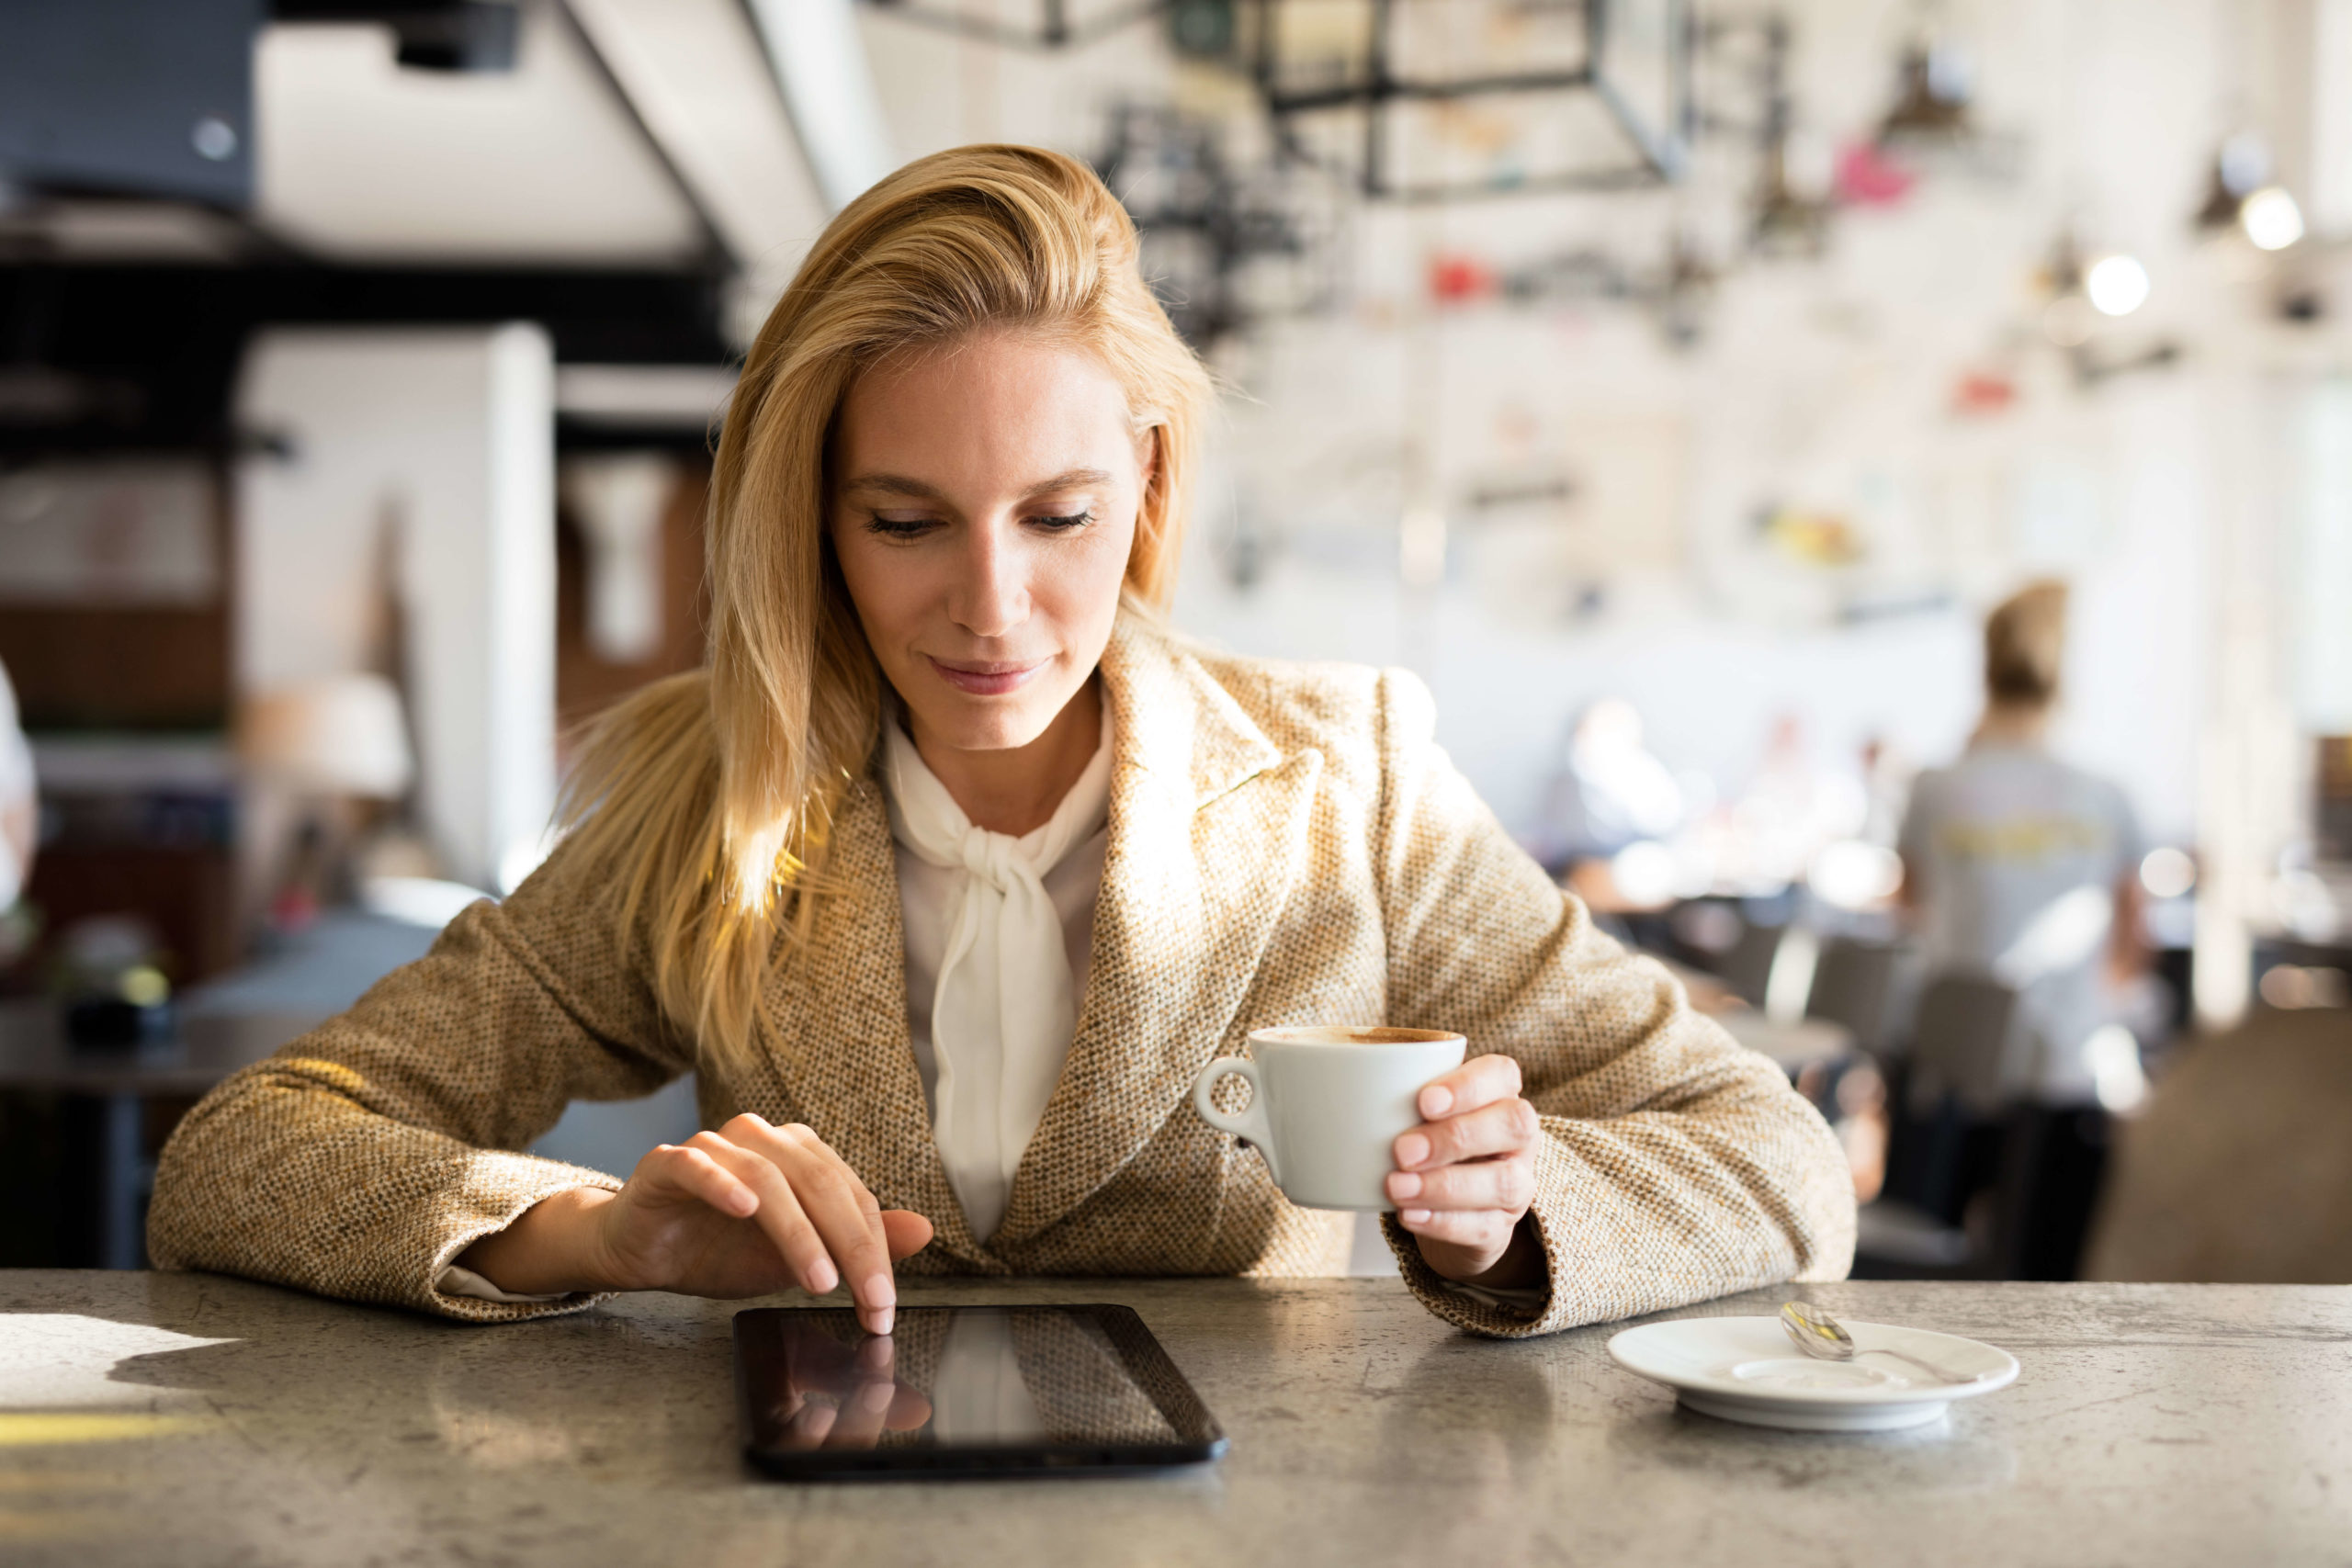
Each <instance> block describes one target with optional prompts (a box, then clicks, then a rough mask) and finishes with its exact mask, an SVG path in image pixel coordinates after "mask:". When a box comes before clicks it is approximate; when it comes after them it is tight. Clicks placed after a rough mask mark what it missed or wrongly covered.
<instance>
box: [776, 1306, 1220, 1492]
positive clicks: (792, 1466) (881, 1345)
mask: <svg viewBox="0 0 2352 1568" xmlns="http://www.w3.org/2000/svg"><path fill="white" fill-rule="evenodd" d="M735 1387H736V1392H737V1393H738V1395H739V1396H740V1397H741V1400H742V1404H743V1422H744V1427H745V1429H746V1430H747V1431H748V1432H749V1433H750V1438H749V1440H748V1441H747V1442H746V1444H745V1445H744V1453H745V1454H746V1456H747V1457H748V1458H749V1459H750V1460H751V1461H752V1463H753V1464H755V1465H757V1466H759V1467H760V1468H761V1469H762V1470H763V1471H766V1472H768V1473H769V1474H770V1475H775V1476H780V1477H783V1478H785V1479H787V1480H794V1481H815V1480H829V1481H838V1480H845V1479H850V1478H859V1477H865V1478H873V1477H881V1476H888V1475H922V1476H946V1475H1006V1474H1015V1473H1021V1472H1030V1473H1039V1474H1079V1473H1087V1472H1103V1471H1133V1470H1157V1469H1160V1468H1163V1467H1166V1466H1169V1465H1179V1464H1199V1463H1202V1462H1204V1461H1208V1460H1213V1459H1216V1458H1218V1457H1219V1456H1221V1455H1222V1454H1223V1453H1224V1452H1225V1450H1226V1438H1225V1434H1224V1432H1222V1431H1221V1430H1219V1429H1218V1427H1217V1424H1216V1421H1215V1420H1214V1419H1212V1418H1211V1417H1210V1416H1209V1413H1208V1409H1207V1407H1206V1406H1204V1404H1201V1398H1200V1395H1198V1394H1196V1393H1193V1385H1192V1384H1190V1383H1188V1382H1185V1381H1184V1374H1183V1373H1182V1372H1180V1371H1177V1370H1176V1366H1175V1363H1174V1362H1172V1361H1170V1359H1168V1352H1167V1351H1165V1350H1163V1349H1161V1348H1160V1346H1159V1340H1157V1339H1154V1338H1153V1337H1151V1330H1149V1329H1148V1328H1146V1327H1145V1326H1144V1325H1143V1319H1141V1318H1139V1317H1137V1316H1136V1314H1134V1313H1133V1312H1132V1311H1130V1310H1129V1309H1127V1308H1125V1307H1123V1306H1009V1307H901V1308H899V1314H898V1321H897V1323H896V1325H894V1326H893V1328H892V1330H891V1332H890V1333H888V1334H887V1335H872V1334H868V1333H866V1332H865V1330H864V1329H862V1328H860V1327H859V1326H858V1324H857V1314H855V1313H854V1312H851V1311H849V1310H848V1309H846V1308H832V1307H798V1308H791V1307H763V1308H758V1309H755V1310H752V1311H750V1312H739V1313H737V1314H735Z"/></svg>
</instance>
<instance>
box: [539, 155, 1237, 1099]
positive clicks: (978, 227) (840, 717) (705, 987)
mask: <svg viewBox="0 0 2352 1568" xmlns="http://www.w3.org/2000/svg"><path fill="white" fill-rule="evenodd" d="M1000 329H1013V330H1018V331H1022V332H1026V333H1046V334H1049V335H1050V336H1051V337H1052V338H1053V339H1054V340H1056V341H1057V342H1061V343H1066V344H1069V345H1071V346H1074V347H1077V348H1080V349H1083V350H1085V351H1087V352H1089V353H1091V354H1092V355H1095V356H1096V357H1097V358H1098V359H1099V360H1100V361H1101V362H1102V363H1103V365H1104V366H1105V367H1107V368H1108V369H1109V370H1110V371H1111V373H1112V374H1113V375H1114V377H1115V378H1117V379H1118V380H1119V382H1120V383H1121V385H1122V387H1123V388H1124V389H1125V391H1126V394H1127V400H1128V406H1129V407H1130V408H1131V409H1133V410H1136V425H1137V429H1138V432H1139V433H1140V432H1141V431H1143V430H1145V429H1149V430H1150V431H1151V432H1152V433H1153V438H1154V441H1155V444H1156V447H1157V450H1156V452H1155V453H1154V454H1153V456H1152V461H1151V468H1150V469H1149V478H1148V483H1147V485H1146V487H1145V491H1144V496H1143V501H1142V505H1141V509H1140V513H1139V514H1138V516H1137V518H1136V536H1135V545H1134V548H1133V551H1132V553H1131V554H1130V556H1129V558H1128V560H1127V568H1126V574H1125V582H1124V584H1123V587H1122V600H1123V602H1124V603H1125V604H1127V605H1129V606H1130V607H1131V608H1136V609H1140V610H1144V611H1147V612H1148V611H1155V610H1158V609H1160V608H1164V607H1165V605H1166V604H1167V602H1168V599H1169V596H1170V593H1171V592H1173V591H1174V588H1175V575H1176V559H1177V554H1178V549H1179V547H1180V544H1181V540H1182V528H1183V523H1184V517H1185V509H1186V504H1187V501H1188V491H1189V487H1190V485H1191V482H1192V477H1193V443H1194V434H1195V429H1196V427H1197V425H1198V423H1199V421H1200V419H1201V418H1202V417H1203V415H1204V413H1205V412H1206V409H1207V406H1208V401H1209V395H1210V384H1209V379H1208V377H1207V374H1206V372H1204V370H1203V369H1202V367H1201V365H1200V362H1199V361H1198V360H1197V359H1196V358H1195V357H1194V356H1193V353H1192V351H1191V350H1190V349H1189V348H1187V347H1186V346H1185V345H1184V344H1183V342H1182V339H1180V338H1179V337H1177V335H1176V333H1175V330H1174V329H1173V328H1172V327H1171V326H1170V324H1169V321H1168V317H1167V315H1166V313H1165V312H1164V311H1162V310H1160V308H1159V301H1158V300H1156V299H1153V298H1152V295H1151V291H1150V289H1149V288H1148V287H1147V286H1146V285H1145V283H1144V280H1143V276H1142V275H1141V272H1140V271H1139V269H1138V267H1137V265H1136V230H1135V225H1134V224H1133V223H1132V222H1131V221H1130V220H1128V217H1127V214H1126V212H1125V209H1122V208H1121V207H1120V205H1119V203H1118V200H1117V198H1115V197H1113V196H1112V194H1111V193H1110V191H1109V190H1107V189H1105V188H1104V186H1103V182H1102V181H1101V180H1099V179H1097V178H1096V177H1095V175H1093V173H1092V172H1091V170H1089V169H1088V168H1087V167H1086V166H1085V165H1084V164H1080V163H1078V162H1077V161H1075V160H1073V159H1070V158H1067V157H1064V156H1062V155H1061V154H1059V153H1057V152H1043V151H1040V150H1038V149H1036V148H1033V147H1008V146H978V147H961V148H956V149H955V150H953V151H950V152H940V153H935V154H933V156H931V157H928V158H922V159H919V160H917V161H916V162H914V163H911V164H908V165H907V166H906V167H904V168H902V169H900V170H899V171H898V172H897V173H896V174H893V175H890V176H889V177H888V178H887V179H884V180H883V181H882V182H881V183H879V184H878V185H876V186H874V188H873V189H871V190H869V191H867V192H866V193H865V195H863V196H861V197H858V198H857V199H856V200H855V201H854V202H852V203H851V204H850V206H849V207H848V208H847V209H844V210H843V211H842V213H841V215H840V216H839V217H837V218H835V219H834V220H833V221H832V222H831V224H830V225H829V226H828V227H827V228H826V230H825V232H824V233H823V235H821V236H820V238H819V239H818V241H817V243H816V246H815V248H813V249H812V250H811V251H810V252H809V256H808V258H807V259H806V260H805V261H803V262H802V263H801V265H800V270H799V272H798V273H797V275H796V276H794V278H793V280H792V284H791V286H790V287H789V288H786V290H785V293H784V297H783V299H779V300H778V301H777V302H776V306H775V310H773V311H771V312H770V313H769V315H768V319H767V322H766V324H765V325H764V326H763V327H762V328H761V329H760V334H759V338H758V340H757V341H756V342H755V343H753V344H752V350H751V353H750V355H749V356H748V357H747V358H746V359H745V361H744V365H743V370H742V375H741V378H740V379H739V380H738V381H737V383H736V389H735V394H734V398H733V400H732V401H731V403H730V404H729V410H728V413H727V420H726V426H725V429H724V432H723V433H722V434H721V435H720V437H719V441H718V454H717V459H716V465H715V468H714V471H713V474H712V479H711V490H710V511H709V517H708V525H707V538H706V558H707V570H708V572H709V580H710V596H711V597H710V648H709V664H708V667H707V669H706V670H702V671H694V672H692V673H689V674H685V675H680V676H675V677H673V678H672V679H670V680H667V681H662V682H656V683H655V684H653V685H650V686H649V687H647V688H646V689H644V690H643V691H641V692H639V693H638V694H634V695H633V696H631V697H629V698H628V699H627V700H625V701H624V702H622V703H620V704H619V705H616V707H614V708H613V709H612V710H611V712H610V713H608V714H607V715H606V716H605V717H604V718H602V719H601V720H600V721H599V722H598V723H597V725H596V726H595V728H594V729H593V730H592V731H591V733H590V734H589V736H588V738H587V740H586V743H585V744H584V746H583V748H582V755H581V760H580V762H579V765H578V767H577V768H576V769H575V771H574V773H573V774H572V776H571V781H570V783H569V784H568V785H567V787H566V791H565V799H564V803H563V807H562V811H561V820H562V822H563V824H564V825H565V826H566V827H568V828H569V829H571V834H572V837H573V838H574V840H576V842H575V844H574V845H573V846H572V848H573V851H574V852H575V853H577V854H579V855H581V856H582V857H583V858H584V860H585V863H587V864H589V865H591V866H593V867H594V868H595V872H594V874H595V875H596V876H597V877H599V878H600V879H601V883H602V886H604V887H605V888H606V889H608V890H609V892H608V895H607V896H608V897H609V899H610V903H611V910H610V912H611V916H612V918H613V919H615V920H616V922H617V924H618V929H619V933H620V937H621V940H622V942H624V944H626V945H627V946H628V947H629V948H630V949H632V950H633V951H634V952H635V953H637V955H638V956H639V959H640V960H641V961H642V962H644V963H645V964H647V966H648V968H649V970H650V978H651V982H652V987H653V991H654V995H655V998H656V999H657V1000H658V1002H659V1003H660V1005H661V1007H662V1011H663V1013H664V1014H665V1015H666V1017H667V1018H668V1019H669V1021H670V1022H671V1023H672V1025H673V1027H676V1028H679V1029H681V1030H684V1031H685V1032H687V1033H688V1034H689V1036H690V1037H691V1038H692V1039H693V1040H694V1041H695V1044H696V1049H697V1051H698V1054H699V1055H701V1057H702V1058H703V1059H704V1060H705V1061H706V1062H710V1063H714V1064H716V1065H719V1066H728V1067H736V1068H740V1067H741V1066H746V1065H748V1064H749V1063H750V1062H752V1061H753V1060H755V1059H756V1058H757V1055H758V1052H759V1046H758V1044H757V1040H756V1036H757V1033H758V1029H759V1020H758V1010H759V1009H758V1004H759V994H760V990H761V987H762V986H763V983H764V982H765V980H766V978H767V976H768V975H769V974H770V972H771V970H772V969H773V968H774V967H775V965H776V964H782V963H785V962H787V961H789V960H791V959H792V958H793V957H795V956H796V955H799V954H804V953H806V951H807V950H808V948H809V945H810V934H811V931H812V930H813V924H812V912H813V909H814V908H815V904H816V900H817V899H819V898H821V897H824V896H825V895H826V893H827V887H826V878H825V874H824V873H825V865H826V857H827V849H828V845H829V843H830V840H831V833H832V828H833V823H834V819H835V818H836V816H837V814H838V812H839V811H840V808H841V805H842V799H843V797H844V796H845V795H846V794H847V793H848V791H849V790H850V789H851V787H852V786H853V785H854V784H855V783H856V782H857V781H858V780H859V779H860V778H862V777H864V776H865V773H866V771H867V767H868V764H869V761H870V759H871V757H872V755H873V751H874V748H875V744H876V739H877V738H878V736H879V733H880V729H879V726H880V718H881V699H882V688H883V681H882V676H881V673H880V671H879V669H878V668H877V666H876V663H875V660H874V657H873V654H872V652H871V650H870V649H868V648H867V646H866V643H865V634H864V632H863V631H862V630H861V629H860V627H859V624H858V618H857V613H856V609H855V607H854V605H853V604H851V602H850V598H849V593H848V591H847V589H846V588H845V586H844V585H843V583H842V576H841V571H840V569H839V567H838V566H837V565H836V564H835V562H834V560H833V557H832V550H831V544H830V542H829V540H828V537H827V533H826V524H825V512H826V501H827V495H826V474H825V460H826V449H827V444H828V440H829V438H830V436H831V430H832V426H833V423H834V419H835V415H836V413H837V412H838V410H839V409H840V406H841V402H842V398H843V396H844V395H845V394H846V393H847V391H848V389H849V388H850V386H851V385H852V383H853V382H854V380H855V379H856V378H857V377H858V376H859V375H860V374H861V373H863V372H864V371H865V370H866V369H868V368H870V367H873V366H874V365H876V363H877V362H879V361H881V360H883V359H886V358H888V357H891V356H893V355H903V354H907V353H910V352H921V351H923V350H927V349H932V348H936V347H939V346H942V345H944V344H951V343H953V342H955V341H956V340H958V339H962V338H967V337H968V336H969V335H970V334H973V333H981V332H987V331H993V330H1000Z"/></svg>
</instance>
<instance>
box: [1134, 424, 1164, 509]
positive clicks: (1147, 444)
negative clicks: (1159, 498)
mask: <svg viewBox="0 0 2352 1568" xmlns="http://www.w3.org/2000/svg"><path fill="white" fill-rule="evenodd" d="M1167 428H1168V427H1167V426H1166V425H1164V424H1159V423H1151V424H1146V425H1139V426H1137V427H1136V494H1137V495H1138V496H1146V495H1149V494H1150V493H1151V481H1152V480H1153V479H1157V478H1158V477H1159V435H1160V432H1161V431H1163V430H1165V429H1167Z"/></svg>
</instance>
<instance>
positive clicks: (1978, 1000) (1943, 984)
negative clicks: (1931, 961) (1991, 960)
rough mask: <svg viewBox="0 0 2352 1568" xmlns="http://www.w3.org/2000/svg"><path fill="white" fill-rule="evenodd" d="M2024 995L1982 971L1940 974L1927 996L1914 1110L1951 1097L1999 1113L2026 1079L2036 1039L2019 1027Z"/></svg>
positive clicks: (1916, 1057)
mask: <svg viewBox="0 0 2352 1568" xmlns="http://www.w3.org/2000/svg"><path fill="white" fill-rule="evenodd" d="M2017 1010H2018V994H2017V992H2015V991H2013V990H2011V989H2010V988H2009V987H2007V986H2004V985H2003V984H2001V983H2000V982H1999V981H1998V980H1994V979H1989V978H1986V977H1985V976H1976V975H1939V976H1937V977H1936V978H1935V979H1934V980H1931V981H1929V982H1928V988H1927V990H1926V991H1925V992H1923V993H1922V994H1921V995H1920V998H1919V1017H1918V1022H1917V1026H1916V1027H1915V1028H1914V1030H1913V1031H1912V1035H1911V1055H1910V1072H1909V1075H1908V1084H1907V1088H1906V1094H1907V1098H1908V1100H1909V1104H1910V1109H1911V1111H1912V1114H1914V1115H1915V1116H1924V1115H1930V1114H1933V1113H1934V1112H1935V1111H1937V1110H1938V1109H1939V1108H1940V1107H1941V1106H1943V1105H1945V1104H1947V1103H1951V1104H1956V1105H1957V1107H1958V1108H1959V1109H1960V1110H1962V1111H1964V1112H1967V1113H1969V1114H1971V1115H1973V1116H1977V1117H1989V1116H1994V1115H1997V1114H1998V1113H1999V1112H2000V1111H2002V1110H2003V1109H2004V1108H2005V1107H2006V1106H2007V1104H2008V1102H2009V1100H2010V1099H2011V1098H2012V1097H2013V1095H2014V1094H2015V1092H2016V1090H2017V1089H2018V1085H2019V1084H2020V1083H2021V1082H2022V1081H2023V1078H2024V1076H2025V1073H2024V1069H2025V1066H2026V1063H2025V1061H2024V1054H2025V1051H2026V1050H2027V1048H2028V1047H2029V1046H2030V1039H2029V1038H2028V1037H2027V1035H2026V1034H2025V1032H2023V1031H2022V1030H2020V1029H2018V1027H2017V1021H2018V1017H2017Z"/></svg>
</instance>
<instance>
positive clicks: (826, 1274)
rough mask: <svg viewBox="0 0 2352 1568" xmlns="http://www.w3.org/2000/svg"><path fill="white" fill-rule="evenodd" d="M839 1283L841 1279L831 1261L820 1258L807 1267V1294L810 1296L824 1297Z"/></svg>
mask: <svg viewBox="0 0 2352 1568" xmlns="http://www.w3.org/2000/svg"><path fill="white" fill-rule="evenodd" d="M841 1282H842V1277H841V1275H840V1274H839V1273H838V1272H837V1271H835V1269H834V1268H833V1265H832V1260H831V1259H830V1258H819V1259H817V1261H816V1262H815V1263H813V1264H811V1265H810V1266H809V1294H810V1295H812V1296H821V1295H826V1294H828V1293H830V1292H831V1290H832V1288H833V1287H834V1286H835V1285H838V1284H840V1283H841Z"/></svg>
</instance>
